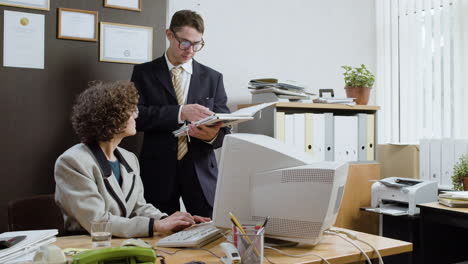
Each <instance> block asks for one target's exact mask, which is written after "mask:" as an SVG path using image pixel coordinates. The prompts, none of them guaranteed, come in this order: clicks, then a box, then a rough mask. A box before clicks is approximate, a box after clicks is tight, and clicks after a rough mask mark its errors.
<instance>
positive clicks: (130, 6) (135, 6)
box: [104, 0, 141, 12]
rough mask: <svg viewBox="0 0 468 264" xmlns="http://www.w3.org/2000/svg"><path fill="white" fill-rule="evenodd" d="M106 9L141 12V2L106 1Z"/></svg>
mask: <svg viewBox="0 0 468 264" xmlns="http://www.w3.org/2000/svg"><path fill="white" fill-rule="evenodd" d="M104 7H109V8H117V9H123V10H130V11H138V12H140V11H141V0H104Z"/></svg>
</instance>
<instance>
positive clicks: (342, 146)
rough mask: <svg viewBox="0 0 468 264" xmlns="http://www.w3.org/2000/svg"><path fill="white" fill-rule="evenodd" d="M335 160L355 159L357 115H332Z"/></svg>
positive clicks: (346, 160)
mask: <svg viewBox="0 0 468 264" xmlns="http://www.w3.org/2000/svg"><path fill="white" fill-rule="evenodd" d="M334 145H335V161H345V162H349V161H357V158H358V154H357V146H358V119H357V116H335V117H334Z"/></svg>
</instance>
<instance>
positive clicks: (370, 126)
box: [367, 114, 375, 160]
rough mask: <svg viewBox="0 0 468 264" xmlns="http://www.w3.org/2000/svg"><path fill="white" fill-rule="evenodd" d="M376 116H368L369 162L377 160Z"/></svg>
mask: <svg viewBox="0 0 468 264" xmlns="http://www.w3.org/2000/svg"><path fill="white" fill-rule="evenodd" d="M374 131H375V115H372V114H368V115H367V160H374V159H375V154H374V153H375V134H374Z"/></svg>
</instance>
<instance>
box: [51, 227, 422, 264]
mask: <svg viewBox="0 0 468 264" xmlns="http://www.w3.org/2000/svg"><path fill="white" fill-rule="evenodd" d="M356 233H357V234H358V237H359V238H360V239H362V240H364V241H366V242H368V243H371V244H372V245H373V246H375V247H376V248H377V249H378V250H379V251H380V254H381V255H382V256H388V255H396V254H400V253H404V252H409V251H412V249H413V245H412V244H411V243H408V242H404V241H399V240H395V239H390V238H385V237H379V236H375V235H370V234H365V233H360V232H356ZM160 238H161V237H158V236H155V237H154V238H144V239H143V240H145V241H147V242H149V243H151V244H152V245H154V244H155V242H157V241H158V240H159V239H160ZM123 240H125V239H121V238H113V239H112V245H113V246H119V245H120V243H121V242H122V241H123ZM223 240H224V238H220V239H218V240H217V241H214V242H212V243H210V244H208V245H205V246H204V247H203V248H206V249H209V250H211V251H212V252H213V253H215V254H217V255H219V256H223V253H222V251H221V249H220V247H219V246H218V245H219V243H220V242H223ZM357 243H358V244H359V245H360V246H361V247H362V248H363V249H364V250H365V251H366V253H367V254H368V255H369V256H370V257H372V258H375V257H377V256H376V255H375V253H373V251H372V249H371V248H370V247H369V246H367V245H364V244H362V243H360V242H357ZM55 244H56V245H57V246H59V247H61V248H62V249H64V248H91V238H90V237H89V236H68V237H58V238H57V241H56V242H55ZM158 249H162V250H165V251H168V252H174V251H175V250H176V249H174V248H160V247H158ZM280 249H281V250H283V251H285V252H287V253H289V254H293V255H299V254H307V253H315V254H318V255H320V256H322V257H324V258H326V259H327V260H329V261H330V262H331V263H334V264H338V263H355V262H359V261H360V260H365V258H364V257H363V256H361V254H360V252H359V251H358V250H357V249H356V248H355V247H354V246H352V245H351V244H349V243H348V242H346V241H344V240H343V239H341V238H339V237H337V236H330V235H326V236H324V238H323V240H322V242H321V243H320V244H318V245H316V246H301V247H293V248H280ZM158 253H159V254H161V255H163V256H164V257H165V258H166V260H167V263H185V262H189V261H193V260H199V261H204V262H206V263H207V264H214V263H221V261H220V260H219V259H218V258H216V257H214V256H212V255H211V254H210V253H208V252H206V251H203V250H196V251H192V250H185V251H181V252H178V253H177V254H175V255H174V256H168V255H167V254H164V253H161V252H158ZM265 255H266V256H267V257H268V258H270V259H271V260H272V261H273V262H275V263H278V264H280V263H284V264H286V263H287V264H292V263H321V260H320V259H319V258H318V257H315V256H307V257H301V258H292V257H288V256H285V255H281V254H279V253H276V252H274V251H273V250H271V249H265ZM264 263H268V262H267V261H266V260H265V262H264Z"/></svg>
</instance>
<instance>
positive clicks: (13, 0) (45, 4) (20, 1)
mask: <svg viewBox="0 0 468 264" xmlns="http://www.w3.org/2000/svg"><path fill="white" fill-rule="evenodd" d="M33 2H35V3H33ZM0 5H4V6H14V7H21V8H29V9H37V10H46V11H49V10H50V0H35V1H31V0H0Z"/></svg>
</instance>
